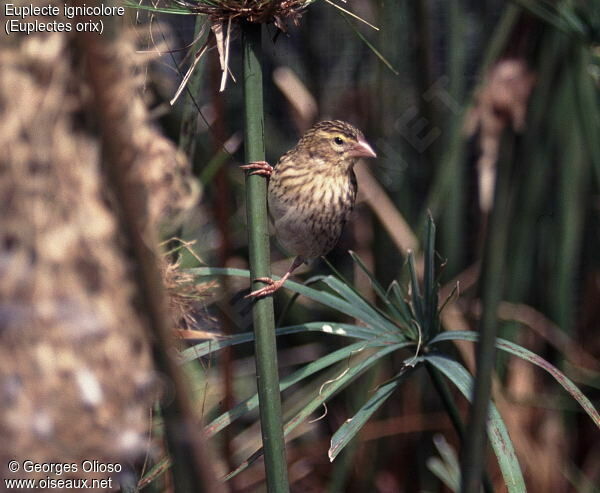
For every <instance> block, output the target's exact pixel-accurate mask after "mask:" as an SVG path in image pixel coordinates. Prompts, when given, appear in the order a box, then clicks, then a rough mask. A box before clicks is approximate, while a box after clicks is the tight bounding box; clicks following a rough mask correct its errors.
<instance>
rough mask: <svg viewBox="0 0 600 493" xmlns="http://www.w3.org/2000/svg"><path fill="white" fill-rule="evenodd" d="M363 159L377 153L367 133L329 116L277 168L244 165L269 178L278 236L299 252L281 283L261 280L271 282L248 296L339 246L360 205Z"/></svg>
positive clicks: (272, 215) (257, 294)
mask: <svg viewBox="0 0 600 493" xmlns="http://www.w3.org/2000/svg"><path fill="white" fill-rule="evenodd" d="M363 157H364V158H375V157H377V154H376V153H375V151H374V150H373V148H372V147H371V146H370V145H369V143H368V142H367V141H366V139H365V137H364V135H363V133H362V132H361V131H360V130H358V129H357V128H355V127H354V126H353V125H351V124H349V123H347V122H344V121H341V120H326V121H321V122H319V123H317V124H316V125H314V126H313V127H312V128H310V129H309V130H308V131H307V132H306V133H305V134H304V135H303V136H302V137H301V138H300V140H299V141H298V143H297V144H296V145H295V146H294V147H293V148H292V149H290V150H289V151H288V152H287V153H285V154H284V155H283V156H282V157H281V158H280V159H279V161H278V162H277V164H276V165H275V167H272V166H271V165H270V164H269V163H267V162H266V161H254V162H251V163H248V164H245V165H242V166H240V167H241V168H242V169H244V170H246V171H249V172H250V174H251V175H253V174H257V175H262V176H265V177H267V178H268V180H269V182H268V187H267V202H268V210H269V218H270V220H271V222H272V224H273V225H274V229H275V236H276V238H277V239H278V241H279V242H280V243H281V245H282V246H283V248H284V249H285V250H286V251H287V252H288V253H290V254H292V255H294V256H295V258H294V261H293V262H292V265H291V266H290V268H289V269H288V271H287V272H286V273H285V274H284V275H283V276H282V277H281V279H279V280H278V281H274V280H273V279H271V278H269V277H260V278H257V279H255V281H261V282H264V283H265V284H266V286H264V287H263V288H261V289H257V290H255V291H252V292H251V293H250V294H249V295H247V296H246V297H247V298H259V297H263V296H267V295H270V294H272V293H274V292H275V291H277V290H278V289H279V288H281V287H282V286H283V284H284V283H285V281H286V280H287V279H288V278H289V277H290V275H291V274H292V273H293V272H294V270H296V269H297V268H298V267H300V266H301V265H302V264H303V263H308V262H309V261H311V260H313V259H316V258H318V257H321V256H324V255H326V254H327V253H329V252H330V251H331V250H332V249H333V247H334V246H335V245H336V244H337V242H338V240H339V239H340V236H341V234H342V230H343V228H344V225H345V224H346V222H347V221H348V219H349V217H350V215H351V213H352V210H353V209H354V204H355V203H356V193H357V190H358V186H357V182H356V176H355V174H354V166H355V165H356V163H357V162H358V160H359V159H360V158H363Z"/></svg>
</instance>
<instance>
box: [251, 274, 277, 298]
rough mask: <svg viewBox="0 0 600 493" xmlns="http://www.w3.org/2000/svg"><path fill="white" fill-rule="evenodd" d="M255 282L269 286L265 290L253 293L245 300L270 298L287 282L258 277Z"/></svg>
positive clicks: (261, 289)
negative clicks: (269, 296)
mask: <svg viewBox="0 0 600 493" xmlns="http://www.w3.org/2000/svg"><path fill="white" fill-rule="evenodd" d="M254 280H255V281H260V282H264V283H266V284H267V285H266V286H265V287H264V288H260V289H257V290H256V291H252V292H251V293H250V294H247V295H246V296H244V298H262V297H263V296H268V295H270V294H273V293H274V292H275V291H277V290H278V289H279V288H280V287H281V286H283V283H284V282H285V281H284V280H283V279H280V280H279V281H274V280H273V279H271V278H270V277H257V278H256V279H254Z"/></svg>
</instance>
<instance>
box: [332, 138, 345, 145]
mask: <svg viewBox="0 0 600 493" xmlns="http://www.w3.org/2000/svg"><path fill="white" fill-rule="evenodd" d="M333 141H334V142H335V143H336V144H337V145H339V146H341V145H342V144H343V143H344V139H342V138H341V137H336V138H334V139H333Z"/></svg>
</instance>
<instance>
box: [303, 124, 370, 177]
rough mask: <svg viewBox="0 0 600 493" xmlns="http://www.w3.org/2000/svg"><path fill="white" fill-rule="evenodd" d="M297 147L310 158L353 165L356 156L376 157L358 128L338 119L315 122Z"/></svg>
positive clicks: (348, 165)
mask: <svg viewBox="0 0 600 493" xmlns="http://www.w3.org/2000/svg"><path fill="white" fill-rule="evenodd" d="M298 147H300V148H301V149H302V150H304V151H306V152H308V153H309V155H310V157H311V158H313V159H314V158H316V159H321V160H323V161H325V162H330V163H336V164H344V165H346V166H347V167H351V166H353V165H354V164H355V163H356V161H357V159H358V158H361V157H377V154H375V151H374V150H373V148H372V147H371V146H370V145H369V144H368V142H367V141H366V139H365V137H364V135H363V134H362V132H361V131H360V130H358V129H357V128H355V127H354V126H352V125H350V124H349V123H346V122H343V121H340V120H327V121H322V122H319V123H317V124H316V125H315V126H314V127H312V128H311V129H310V130H308V131H307V132H306V134H304V136H303V137H302V139H301V140H300V142H299V143H298Z"/></svg>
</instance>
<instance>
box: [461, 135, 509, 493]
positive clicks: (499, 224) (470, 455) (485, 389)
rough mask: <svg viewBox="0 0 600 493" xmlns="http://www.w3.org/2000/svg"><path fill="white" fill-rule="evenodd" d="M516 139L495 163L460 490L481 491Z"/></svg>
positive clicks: (506, 145)
mask: <svg viewBox="0 0 600 493" xmlns="http://www.w3.org/2000/svg"><path fill="white" fill-rule="evenodd" d="M513 144H514V138H513V136H512V135H508V132H506V131H505V135H504V136H503V138H502V142H501V151H500V155H499V157H498V162H497V165H496V170H497V183H496V190H495V198H494V208H493V209H492V212H491V218H490V227H489V230H488V233H487V235H486V240H485V247H484V252H483V256H484V257H483V264H482V273H481V279H480V286H481V303H482V310H483V311H482V314H481V322H480V327H479V331H480V339H479V344H478V346H477V369H476V374H475V381H474V383H473V403H472V405H471V409H470V413H469V422H468V424H467V434H466V441H465V449H464V455H463V460H462V464H461V469H462V470H461V478H462V484H461V492H462V493H479V487H480V484H481V474H482V470H483V466H484V464H485V458H486V456H487V454H486V445H487V434H486V429H487V428H486V425H487V418H488V409H489V403H490V398H491V387H492V373H493V371H494V367H495V357H496V333H497V329H498V320H497V316H496V314H497V313H498V305H499V304H500V301H501V299H502V295H503V286H504V269H505V264H506V254H505V252H506V243H507V231H508V225H509V219H510V218H509V212H510V196H511V194H510V188H509V185H510V178H511V172H512V166H511V164H512V159H513Z"/></svg>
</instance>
